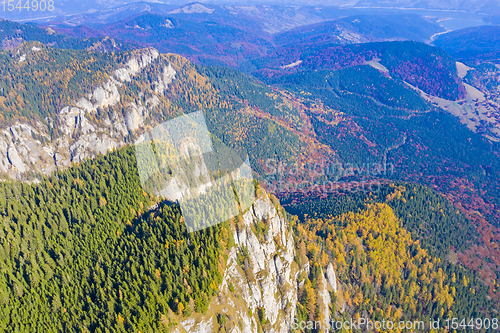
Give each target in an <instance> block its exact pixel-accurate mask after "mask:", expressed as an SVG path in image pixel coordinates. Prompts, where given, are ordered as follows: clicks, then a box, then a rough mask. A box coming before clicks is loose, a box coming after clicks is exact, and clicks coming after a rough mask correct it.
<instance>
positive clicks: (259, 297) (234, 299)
mask: <svg viewBox="0 0 500 333" xmlns="http://www.w3.org/2000/svg"><path fill="white" fill-rule="evenodd" d="M261 221H263V222H264V223H265V224H266V225H267V231H266V232H264V233H262V234H258V233H256V232H255V230H254V229H255V228H254V224H256V223H260V222H261ZM234 239H235V242H236V246H234V247H233V248H232V249H231V250H230V253H229V256H228V259H227V262H226V269H225V273H224V278H223V281H222V284H221V285H220V286H219V293H218V295H217V296H216V297H214V299H213V300H212V302H211V304H210V306H209V310H208V312H207V313H206V315H203V316H196V318H194V317H193V318H189V319H186V320H184V321H181V322H180V325H179V326H178V327H177V328H176V329H175V330H174V332H177V333H180V332H204V333H208V332H217V331H218V328H219V327H220V325H219V324H218V321H217V318H218V317H219V316H220V315H221V314H224V315H225V316H226V320H225V323H224V325H223V326H224V328H225V331H226V332H231V333H251V332H255V333H257V332H259V326H260V327H261V328H262V331H263V332H273V333H287V332H290V329H291V325H292V322H293V318H294V317H295V313H296V306H297V275H298V273H299V269H298V266H297V264H296V263H295V262H294V255H295V242H294V239H293V235H292V232H291V230H290V228H289V224H288V221H287V220H286V219H285V217H284V215H283V214H282V212H280V211H279V209H276V207H274V206H273V204H272V203H271V200H270V199H269V198H268V197H267V195H266V194H265V195H262V196H259V197H258V198H257V199H256V201H255V202H254V204H253V205H252V206H251V207H250V208H249V209H248V211H247V212H246V213H245V214H244V215H243V218H242V220H241V221H240V226H239V228H238V230H234ZM242 253H247V255H246V257H245V259H244V262H243V263H242V262H241V254H242ZM238 258H240V259H238ZM239 261H240V262H239ZM215 328H217V329H215Z"/></svg>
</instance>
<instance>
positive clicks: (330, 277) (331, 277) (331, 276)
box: [326, 263, 337, 292]
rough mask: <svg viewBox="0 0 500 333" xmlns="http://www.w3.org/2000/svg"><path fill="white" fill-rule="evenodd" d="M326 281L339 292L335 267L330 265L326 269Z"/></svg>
mask: <svg viewBox="0 0 500 333" xmlns="http://www.w3.org/2000/svg"><path fill="white" fill-rule="evenodd" d="M326 280H327V281H328V284H329V285H330V287H331V288H332V289H333V290H334V291H335V292H337V276H336V275H335V271H334V270H333V265H332V263H330V264H329V265H328V267H327V268H326Z"/></svg>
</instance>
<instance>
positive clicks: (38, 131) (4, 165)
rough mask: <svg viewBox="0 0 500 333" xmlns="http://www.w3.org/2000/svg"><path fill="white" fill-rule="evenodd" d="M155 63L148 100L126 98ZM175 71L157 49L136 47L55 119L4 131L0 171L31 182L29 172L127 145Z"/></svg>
mask: <svg viewBox="0 0 500 333" xmlns="http://www.w3.org/2000/svg"><path fill="white" fill-rule="evenodd" d="M160 61H161V62H160ZM154 64H156V65H159V66H160V68H161V70H158V73H157V74H156V76H157V77H158V81H157V82H150V83H149V84H148V85H147V86H151V87H152V88H151V90H150V91H148V92H147V93H148V95H147V98H145V97H144V96H145V94H144V93H143V92H142V91H141V92H139V93H137V94H135V95H132V96H127V97H126V98H125V100H126V102H124V98H123V96H121V91H122V90H123V89H124V87H125V86H126V85H127V84H128V83H130V82H133V81H134V80H136V79H137V78H136V76H137V75H138V74H140V73H141V72H142V71H143V70H145V69H146V68H148V66H150V65H154ZM175 75H176V72H175V70H174V68H173V67H172V66H171V64H170V63H168V62H167V61H165V60H164V59H162V58H161V57H160V53H159V52H158V51H157V50H155V49H152V48H148V49H143V50H136V51H133V52H132V55H131V58H130V59H129V60H128V61H127V63H126V64H125V66H124V67H123V68H119V69H117V70H115V71H114V72H112V73H111V74H110V75H108V78H107V79H106V80H105V81H104V82H103V83H102V84H100V85H99V86H97V87H95V88H94V89H93V91H91V92H89V93H87V94H86V95H85V96H81V97H79V98H77V100H75V101H74V102H72V103H69V105H65V106H63V107H61V109H60V110H59V111H58V112H57V114H56V116H55V119H52V118H50V117H47V118H46V119H45V120H46V123H45V124H42V123H41V122H37V123H36V124H33V122H30V123H29V124H28V123H16V124H14V125H12V126H10V127H8V128H4V129H0V172H2V173H3V174H4V175H7V176H8V177H10V178H14V179H21V180H30V179H29V178H28V177H27V176H26V173H28V172H30V173H38V174H46V175H48V174H50V173H51V172H53V171H55V170H57V169H60V168H65V167H68V166H70V165H71V164H72V163H78V162H81V161H83V160H85V159H87V158H92V157H94V156H95V155H97V154H99V153H106V152H107V151H109V150H111V149H116V148H119V147H122V146H123V145H125V144H126V141H127V138H128V137H129V136H130V134H131V133H134V132H139V134H140V132H143V131H144V129H145V126H146V125H145V123H146V121H145V120H146V118H147V117H148V116H149V115H151V114H154V113H155V110H156V108H157V107H158V106H159V104H160V99H161V98H162V97H163V98H164V96H163V94H164V93H165V92H166V91H167V89H168V86H169V84H170V83H172V81H173V80H174V79H175ZM153 87H154V88H153ZM151 125H153V126H154V125H155V124H151ZM51 133H52V134H51Z"/></svg>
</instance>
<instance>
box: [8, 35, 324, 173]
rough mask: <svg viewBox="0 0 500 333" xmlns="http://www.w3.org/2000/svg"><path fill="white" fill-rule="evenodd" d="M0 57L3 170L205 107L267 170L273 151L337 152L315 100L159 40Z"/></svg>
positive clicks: (82, 151)
mask: <svg viewBox="0 0 500 333" xmlns="http://www.w3.org/2000/svg"><path fill="white" fill-rule="evenodd" d="M0 56H2V58H0V59H1V60H2V61H3V68H5V73H9V75H5V76H3V77H2V79H3V81H0V82H1V83H0V84H1V95H0V102H1V105H2V107H3V108H4V112H3V118H2V124H3V129H4V130H3V131H2V133H1V142H2V144H1V145H2V148H1V149H0V150H1V152H0V154H1V160H2V162H0V166H1V170H2V172H3V174H4V176H10V177H13V178H22V179H31V180H32V179H33V178H36V177H37V176H36V174H49V173H50V172H52V171H53V170H55V169H56V168H65V167H67V166H69V165H70V164H71V163H79V162H81V161H82V160H84V159H85V158H88V157H93V156H95V155H97V154H99V153H105V152H106V151H108V150H110V149H115V148H119V147H121V146H123V145H125V144H126V143H132V142H134V141H135V140H136V139H138V138H139V137H140V136H141V134H143V133H144V131H145V130H146V129H151V128H153V127H155V126H156V125H158V124H159V123H161V122H164V121H166V120H168V119H172V118H175V117H176V116H178V115H180V114H183V113H185V112H190V111H197V110H200V109H201V110H203V111H204V115H205V118H206V121H207V125H208V127H209V129H210V130H211V131H212V132H213V133H214V134H215V135H216V136H217V137H218V138H219V139H221V140H223V141H224V143H225V144H227V145H229V146H230V147H239V148H243V149H245V150H246V151H247V153H248V154H249V156H250V160H251V163H252V166H253V168H254V170H255V171H256V172H258V173H259V174H261V175H262V174H263V173H264V171H263V169H262V165H263V164H264V161H265V160H267V159H269V158H275V157H279V158H280V159H283V160H286V161H288V160H293V159H295V156H296V154H297V153H299V154H303V157H302V159H303V160H305V159H306V158H308V156H319V157H321V156H328V158H329V159H331V158H334V154H333V153H332V150H331V149H330V148H328V147H326V146H324V145H322V144H320V143H319V142H318V141H317V139H316V138H315V136H314V135H313V134H311V133H310V131H309V129H311V128H312V125H311V124H310V122H309V121H308V118H307V117H306V116H305V113H304V110H305V109H307V108H308V107H306V106H304V105H303V104H301V103H300V102H298V101H295V100H294V99H293V97H292V96H290V95H289V94H287V93H285V92H281V91H278V90H274V89H272V88H270V87H269V86H265V85H262V84H260V83H258V82H257V81H255V80H254V79H252V78H250V77H248V76H245V75H243V74H241V73H239V72H236V71H233V70H225V69H223V70H221V69H218V68H201V67H200V68H198V67H195V66H194V65H193V64H191V63H189V62H188V61H186V60H185V59H184V58H182V57H180V56H176V55H172V54H168V55H161V54H160V53H159V52H158V51H157V50H155V49H143V50H136V51H132V52H128V53H93V52H81V51H69V50H58V49H51V48H48V47H44V46H43V45H41V44H39V43H28V44H22V45H20V46H18V47H17V48H16V49H14V50H12V51H5V52H4V53H3V54H1V55H0ZM38 81H40V82H42V83H41V84H34V82H38ZM67 88H70V91H68V90H67ZM266 142H267V143H266ZM274 142H280V144H278V145H275V144H274Z"/></svg>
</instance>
